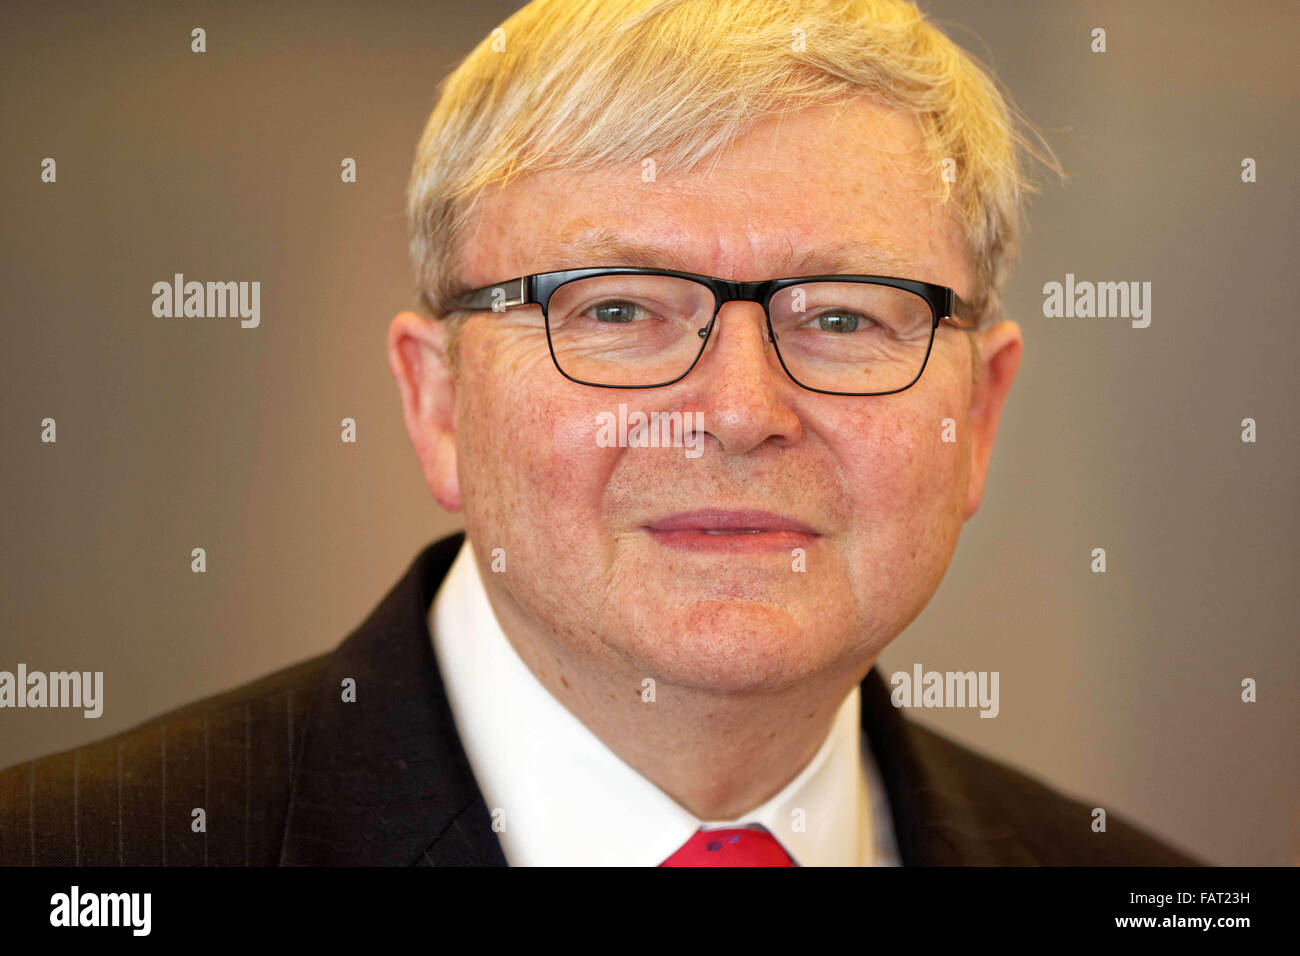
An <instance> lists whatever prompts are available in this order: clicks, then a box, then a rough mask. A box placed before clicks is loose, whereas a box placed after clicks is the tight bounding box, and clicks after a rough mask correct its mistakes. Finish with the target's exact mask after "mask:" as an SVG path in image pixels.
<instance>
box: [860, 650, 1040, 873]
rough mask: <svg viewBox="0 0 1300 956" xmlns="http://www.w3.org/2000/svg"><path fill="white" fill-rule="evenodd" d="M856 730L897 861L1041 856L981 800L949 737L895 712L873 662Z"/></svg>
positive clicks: (996, 861)
mask: <svg viewBox="0 0 1300 956" xmlns="http://www.w3.org/2000/svg"><path fill="white" fill-rule="evenodd" d="M862 730H863V732H864V733H865V734H866V735H867V738H868V739H869V740H870V742H871V750H872V753H873V754H874V755H875V758H876V763H877V766H878V767H879V768H880V776H881V779H882V780H883V781H884V784H885V790H886V792H887V794H888V796H889V806H890V812H891V815H892V817H893V821H894V832H895V835H896V836H897V838H898V853H899V857H900V862H901V863H902V864H903V865H904V866H1013V865H1017V866H1023V865H1033V864H1038V863H1040V862H1041V861H1040V860H1039V859H1038V858H1037V857H1036V856H1035V854H1034V853H1033V852H1032V851H1031V850H1030V849H1029V848H1028V847H1027V846H1026V845H1025V844H1024V843H1023V841H1021V839H1020V837H1019V836H1018V835H1017V833H1016V830H1015V827H1014V826H1013V821H1010V820H1008V819H1006V816H1005V814H1004V813H1003V811H1002V809H1001V808H1000V807H999V806H997V805H996V804H995V803H992V802H990V801H988V800H981V799H980V798H979V797H978V795H977V794H976V793H975V792H974V790H973V789H972V788H971V787H970V786H969V783H968V781H967V780H966V779H965V778H964V777H963V776H962V774H961V772H960V771H959V770H958V769H957V767H956V766H955V763H954V761H953V760H952V751H953V750H954V749H955V747H954V745H953V744H951V743H950V742H948V741H946V740H944V739H943V738H941V737H939V736H938V735H936V734H933V733H931V732H930V731H928V730H925V729H924V728H922V727H919V726H916V725H914V724H912V723H910V722H908V721H907V720H905V719H904V718H903V715H902V714H901V713H900V712H899V710H898V708H896V707H894V705H893V702H892V701H891V700H890V699H889V688H888V687H887V686H886V684H885V679H884V677H883V676H882V675H881V673H880V671H879V669H878V668H872V670H871V671H870V672H869V673H868V674H867V676H866V678H865V679H864V680H863V681H862Z"/></svg>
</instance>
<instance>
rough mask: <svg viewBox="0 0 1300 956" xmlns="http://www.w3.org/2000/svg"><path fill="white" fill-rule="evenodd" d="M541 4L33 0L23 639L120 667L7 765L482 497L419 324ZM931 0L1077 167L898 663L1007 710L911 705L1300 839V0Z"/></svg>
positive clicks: (374, 591) (1243, 855) (1051, 204)
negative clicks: (1110, 304) (406, 380)
mask: <svg viewBox="0 0 1300 956" xmlns="http://www.w3.org/2000/svg"><path fill="white" fill-rule="evenodd" d="M517 6H518V4H515V3H506V2H493V0H474V2H472V3H469V2H465V3H452V2H423V3H383V4H378V3H367V4H356V3H311V4H305V3H304V4H289V3H284V4H274V5H267V4H260V3H243V4H240V3H223V4H221V5H217V6H209V5H206V4H186V3H169V4H166V5H161V4H158V5H147V6H146V5H135V4H133V5H126V4H107V3H84V4H77V3H58V4H45V3H14V2H11V3H7V4H5V5H4V7H3V8H2V9H0V74H2V75H3V83H2V84H0V96H2V97H3V109H2V110H0V116H3V120H2V121H0V124H2V125H0V129H2V131H3V137H4V149H3V150H0V170H2V172H3V175H0V196H2V197H3V209H4V220H5V226H4V230H3V243H4V248H3V263H4V281H3V283H0V300H2V302H3V333H2V334H3V339H2V340H0V355H2V356H3V369H2V372H3V374H2V375H0V397H2V398H3V416H2V418H0V448H2V449H3V462H4V464H3V470H2V472H0V482H2V484H0V501H2V502H3V508H4V523H3V540H4V546H3V552H2V554H0V601H2V602H3V603H2V604H0V670H9V671H13V670H15V669H16V666H17V664H18V663H19V662H24V663H26V664H27V666H28V668H29V669H32V670H90V671H95V670H102V671H104V672H105V697H106V705H105V709H104V715H103V717H102V718H100V719H98V720H93V721H92V720H86V719H84V718H83V717H82V716H81V715H80V712H79V711H63V710H43V711H40V710H3V711H0V766H7V765H9V764H11V763H14V762H17V761H20V760H24V759H27V758H29V757H33V756H36V755H39V754H43V753H47V752H50V751H53V750H57V749H63V748H66V747H70V746H72V745H74V744H79V743H84V742H88V741H90V740H94V739H99V738H101V737H105V736H108V735H110V734H112V733H115V732H117V731H119V730H123V729H126V728H128V727H130V726H132V725H134V724H136V723H139V722H141V721H143V720H145V719H146V718H149V717H151V716H154V715H157V714H159V713H161V712H163V711H165V710H167V709H170V708H172V707H175V706H177V705H180V704H182V703H184V702H186V701H190V700H192V699H195V698H198V697H201V696H205V695H209V694H212V693H216V692H219V691H222V690H226V689H229V688H231V687H234V686H236V685H238V684H240V683H243V682H245V681H248V680H251V679H253V678H255V677H258V676H260V675H262V674H265V673H267V672H269V671H271V670H273V669H276V668H278V667H281V666H283V665H287V664H289V663H292V662H295V661H298V660H301V659H304V658H306V657H308V656H312V655H315V654H319V653H322V652H324V651H326V650H328V649H330V648H332V647H333V646H335V645H336V644H337V643H338V642H339V641H340V640H341V639H342V638H343V637H344V636H345V635H346V633H347V632H348V631H350V630H351V629H352V628H353V627H354V626H355V625H356V624H358V623H359V622H360V621H361V620H362V619H363V618H364V617H365V615H366V614H367V613H368V612H369V611H370V609H371V608H372V607H373V606H374V605H375V604H376V603H378V601H379V599H380V598H381V597H382V596H383V595H384V593H386V591H387V589H388V588H389V587H390V586H391V585H392V584H393V583H394V582H395V581H396V580H397V578H398V576H399V575H400V574H401V573H402V571H404V570H405V568H406V567H407V565H408V563H409V562H410V560H411V559H412V558H413V557H414V555H415V553H416V552H417V550H419V549H420V548H421V547H422V546H423V545H424V544H426V543H427V542H429V541H431V540H433V539H434V538H437V537H439V536H441V535H443V534H445V533H447V532H449V531H451V530H454V529H455V528H457V527H459V524H458V519H457V516H455V515H450V514H446V513H443V512H441V511H440V510H439V509H438V508H437V506H436V505H434V504H433V502H432V500H431V499H430V497H429V494H428V492H427V490H426V488H425V486H424V484H423V481H422V479H421V476H420V473H419V470H418V468H417V466H416V462H415V459H414V455H413V454H412V453H411V451H410V448H409V445H408V443H407V439H406V435H405V431H404V429H403V425H402V419H401V414H400V408H399V404H398V398H397V391H396V387H395V386H394V385H393V383H392V381H391V379H390V377H389V373H388V369H387V364H386V359H385V354H384V335H385V331H386V328H387V323H388V320H389V319H390V318H391V317H392V316H393V315H394V314H395V313H396V312H398V311H400V310H402V309H403V308H407V307H409V306H411V305H412V304H413V302H414V297H413V280H412V277H411V272H410V267H409V264H408V262H407V259H406V248H405V234H404V224H403V218H402V207H403V191H404V188H405V184H406V178H407V175H408V173H409V169H410V164H411V161H412V157H413V151H414V148H415V144H416V140H417V137H418V135H419V132H420V130H421V129H422V127H423V123H424V121H425V118H426V116H427V114H428V112H429V110H430V109H431V108H432V105H433V94H434V89H435V84H436V83H437V81H438V80H439V79H440V78H441V77H442V76H443V75H444V74H445V73H446V72H447V71H448V70H450V69H451V68H452V67H453V66H454V65H455V63H456V62H457V61H458V59H459V58H460V57H461V56H463V55H464V54H465V53H466V52H468V50H469V49H470V48H471V47H472V46H473V45H474V44H475V43H476V42H477V41H478V40H479V39H480V38H481V37H482V36H483V35H485V34H487V33H488V32H489V31H490V30H491V29H492V27H493V26H495V25H497V24H498V23H499V22H500V21H501V20H503V19H504V18H505V17H507V16H508V15H509V14H510V13H511V12H513V10H514V9H516V8H517ZM922 7H923V9H925V10H927V11H928V12H929V13H930V14H931V15H932V17H934V18H935V19H936V20H938V21H939V22H940V24H941V25H942V26H943V27H944V28H945V29H946V30H947V31H948V32H949V34H950V35H951V36H953V37H954V39H956V40H957V42H959V43H961V44H962V45H963V46H965V47H966V48H967V49H969V50H971V51H972V52H974V53H975V54H976V55H977V56H980V57H981V58H983V59H985V61H986V62H988V63H989V64H990V65H991V66H992V67H993V68H994V70H995V72H996V73H997V75H998V76H999V77H1000V79H1001V80H1002V81H1003V82H1004V84H1005V85H1006V86H1007V88H1008V89H1009V90H1010V91H1011V93H1012V94H1013V95H1014V97H1015V98H1016V100H1017V102H1018V104H1019V105H1020V106H1021V107H1022V108H1023V109H1024V110H1025V112H1026V113H1027V114H1028V115H1029V117H1030V118H1031V119H1033V120H1034V121H1035V122H1036V123H1037V124H1038V125H1039V127H1040V128H1041V129H1042V130H1043V131H1044V134H1045V135H1046V137H1047V139H1048V140H1049V141H1050V142H1051V143H1052V145H1053V146H1054V147H1055V148H1056V150H1057V151H1058V153H1059V155H1060V158H1061V160H1062V161H1063V163H1064V164H1065V166H1066V167H1067V168H1068V169H1069V170H1070V172H1071V173H1072V175H1073V178H1072V179H1071V180H1070V182H1069V183H1068V184H1062V183H1060V182H1059V181H1054V180H1052V179H1051V178H1049V177H1047V176H1045V175H1044V176H1040V178H1042V179H1043V180H1044V186H1045V188H1044V191H1043V194H1042V195H1041V196H1040V197H1039V198H1038V199H1037V201H1036V202H1035V203H1034V204H1033V205H1032V206H1031V207H1030V210H1029V224H1030V226H1029V233H1028V235H1027V237H1026V242H1025V251H1024V256H1023V262H1022V266H1021V268H1020V270H1019V271H1018V273H1017V274H1016V276H1015V278H1014V279H1013V280H1012V283H1011V286H1010V288H1009V291H1008V295H1007V303H1008V310H1009V311H1010V312H1011V313H1012V316H1013V317H1014V318H1016V319H1018V320H1019V321H1020V322H1021V324H1022V327H1023V328H1024V331H1025V338H1026V352H1025V361H1024V364H1023V365H1022V367H1021V371H1020V377H1019V379H1018V381H1017V383H1016V385H1015V388H1014V389H1013V390H1012V393H1011V398H1010V400H1009V404H1008V407H1007V408H1006V410H1005V413H1004V417H1003V423H1002V426H1001V430H1000V432H999V443H998V447H997V449H996V451H995V454H994V461H993V468H992V472H991V475H990V485H989V488H988V491H987V494H986V496H985V500H984V505H983V508H982V510H981V512H980V513H979V514H978V515H977V516H976V517H975V518H974V519H973V520H972V521H971V522H970V524H969V525H968V526H967V529H966V531H965V534H964V536H963V539H962V542H961V544H960V546H959V547H958V550H957V554H956V557H955V559H954V562H953V565H952V567H951V569H950V571H949V574H948V577H947V579H946V580H945V582H944V584H943V586H942V587H941V589H940V591H939V593H938V595H937V596H936V598H935V599H934V601H933V602H932V603H931V605H930V606H929V607H928V608H927V609H926V611H925V612H924V613H923V614H922V616H921V617H920V618H919V619H918V620H917V621H916V622H915V624H914V625H913V626H912V627H911V628H910V629H909V631H908V632H907V633H905V634H904V635H902V636H901V637H900V638H899V639H898V641H896V642H895V644H894V645H892V646H891V648H890V649H889V650H888V651H887V652H886V654H885V657H884V658H883V666H884V669H885V671H886V673H889V672H891V671H892V670H895V669H906V670H910V669H911V667H912V664H913V663H914V662H920V663H922V664H923V665H924V667H925V668H926V669H936V670H969V669H978V670H997V671H1000V673H1001V713H1000V715H999V716H998V718H997V719H996V720H982V719H979V717H978V714H977V712H975V711H959V710H949V711H943V710H932V711H917V710H914V711H911V712H910V716H911V717H913V718H914V719H917V720H920V721H921V722H923V723H925V724H927V725H929V726H932V727H934V728H936V729H939V730H940V731H942V732H945V733H948V734H950V735H951V736H953V737H956V738H958V739H959V740H961V741H962V742H964V743H966V744H967V745H969V746H972V747H974V748H976V749H978V750H980V751H982V752H984V753H987V754H990V755H993V756H996V757H999V758H1001V759H1004V760H1007V761H1008V762H1010V763H1012V764H1014V765H1016V766H1018V767H1021V768H1023V769H1025V770H1028V771H1030V772H1032V773H1034V774H1037V775H1039V776H1041V777H1042V778H1044V779H1046V780H1047V781H1049V782H1051V783H1052V784H1053V785H1055V786H1057V787H1058V788H1061V789H1063V790H1065V791H1066V792H1069V793H1071V794H1074V795H1076V796H1079V797H1081V798H1085V799H1089V800H1093V801H1096V802H1097V803H1098V804H1100V805H1102V806H1104V807H1107V808H1108V809H1110V810H1112V811H1115V812H1121V813H1127V814H1128V815H1129V816H1130V817H1132V818H1133V819H1135V820H1136V821H1137V822H1139V823H1141V824H1143V825H1145V826H1146V827H1148V828H1149V829H1150V830H1152V831H1153V832H1155V833H1156V834H1158V835H1160V836H1163V837H1165V838H1167V839H1169V840H1172V841H1174V842H1175V843H1177V844H1179V845H1181V846H1183V847H1185V848H1186V849H1188V850H1190V851H1192V852H1193V853H1196V854H1198V855H1200V856H1202V857H1204V858H1206V859H1208V860H1210V861H1212V862H1215V863H1240V864H1286V863H1294V862H1295V861H1296V860H1297V856H1298V850H1300V847H1298V834H1297V815H1296V809H1297V803H1296V793H1297V790H1298V789H1300V788H1298V787H1297V784H1298V783H1300V780H1298V778H1300V765H1298V762H1297V748H1296V746H1295V739H1296V736H1295V729H1296V726H1297V716H1298V714H1297V686H1298V684H1300V681H1298V680H1297V678H1298V676H1300V675H1298V674H1297V655H1296V651H1295V638H1296V622H1297V620H1298V619H1300V615H1298V612H1300V598H1297V592H1296V586H1297V581H1300V575H1298V574H1297V571H1298V570H1300V555H1298V553H1297V544H1296V542H1297V538H1298V536H1300V535H1298V532H1300V521H1298V517H1300V508H1298V507H1297V498H1298V496H1297V492H1296V487H1297V471H1298V469H1297V464H1298V463H1300V455H1298V454H1297V442H1296V424H1295V423H1296V420H1297V412H1298V411H1300V409H1298V408H1297V405H1298V402H1297V387H1296V371H1295V368H1296V358H1297V354H1300V331H1298V330H1297V321H1298V320H1297V317H1296V314H1295V313H1296V308H1295V298H1296V292H1295V278H1294V277H1295V264H1296V260H1297V251H1298V248H1300V243H1298V242H1297V239H1298V238H1300V237H1298V235H1297V232H1298V227H1297V217H1296V210H1297V207H1298V206H1300V203H1298V202H1297V199H1298V198H1300V197H1298V195H1297V193H1298V190H1297V183H1296V176H1295V168H1294V164H1295V157H1296V156H1297V155H1298V154H1300V135H1298V134H1297V124H1296V122H1295V117H1296V90H1297V89H1298V88H1300V83H1298V82H1297V81H1298V80H1300V76H1298V73H1300V71H1298V70H1297V66H1296V63H1297V61H1296V57H1295V52H1294V49H1295V41H1296V38H1297V36H1298V35H1300V30H1298V29H1297V27H1300V7H1298V6H1297V5H1296V4H1293V3H1286V2H1281V0H1279V2H1276V3H1267V2H1253V3H1242V4H1233V5H1225V4H1215V3H1209V2H1195V3H1172V2H1170V3H1155V2H1144V3H1119V2H1116V3H1093V2H1089V3H1082V2H1076V3H1051V4H1038V3H1022V2H1006V0H998V2H995V0H985V2H981V3H979V4H971V3H962V2H959V0H944V2H939V0H925V2H923V3H922ZM196 26H201V27H203V28H205V29H206V31H207V45H208V52H207V53H206V54H202V55H199V54H193V53H191V52H190V30H191V29H192V28H194V27H196ZM1094 27H1102V28H1104V29H1105V30H1106V31H1107V47H1108V49H1107V52H1106V53H1104V54H1095V53H1092V52H1090V49H1089V47H1090V32H1091V30H1092V29H1093V28H1094ZM46 156H50V157H54V158H55V159H56V160H57V163H58V182H57V184H53V185H50V184H45V183H42V182H41V181H40V178H39V177H40V163H41V160H42V159H43V158H44V157H46ZM344 157H354V158H355V159H356V160H357V165H358V182H356V183H354V184H344V183H342V182H340V178H339V171H340V166H339V164H340V161H341V160H342V159H343V158H344ZM1243 157H1252V158H1254V159H1255V160H1256V161H1257V163H1258V182H1256V183H1254V184H1245V183H1243V182H1242V181H1241V176H1240V172H1241V165H1240V164H1241V161H1242V159H1243ZM176 272H181V273H184V274H185V276H186V278H187V279H196V280H199V281H208V280H221V281H225V280H247V281H252V280H259V281H260V282H261V283H262V300H261V310H262V318H261V325H260V327H259V328H256V329H242V328H240V327H239V320H238V319H194V318H191V319H175V320H172V319H159V318H155V317H154V316H153V315H152V311H151V308H152V303H153V294H152V292H151V287H152V285H153V283H154V282H157V281H160V280H166V281H169V280H170V279H171V276H172V275H173V273H176ZM1067 272H1071V273H1074V275H1075V276H1076V277H1077V278H1078V279H1081V280H1082V279H1090V280H1115V281H1118V280H1139V281H1149V282H1151V283H1152V307H1153V308H1152V321H1151V325H1150V327H1149V328H1146V329H1133V328H1131V327H1129V323H1128V321H1127V320H1124V319H1100V318H1093V319H1046V318H1044V317H1043V315H1042V304H1043V295H1042V291H1041V290H1042V286H1043V284H1044V283H1045V282H1048V281H1063V280H1064V276H1065V274H1066V273H1067ZM47 416H48V417H52V418H54V419H56V420H57V423H58V442H57V444H53V445H47V444H43V443H42V442H41V441H40V423H41V420H42V419H43V418H45V417H47ZM344 417H351V418H355V419H356V421H357V423H358V435H359V441H358V443H357V444H355V445H349V444H344V443H342V442H340V440H339V430H340V426H339V422H340V420H341V419H343V418H344ZM1245 417H1252V418H1255V419H1256V420H1257V422H1258V435H1259V440H1258V443H1256V444H1243V443H1242V442H1241V440H1240V432H1241V426H1240V422H1241V420H1242V419H1243V418H1245ZM196 546H202V547H205V548H206V549H207V554H208V571H207V573H206V574H202V575H200V574H194V573H192V572H191V571H190V560H191V559H190V550H191V548H193V547H196ZM1094 547H1104V548H1106V550H1107V561H1108V568H1109V570H1108V572H1107V573H1106V574H1104V575H1102V574H1093V573H1091V572H1090V570H1089V565H1090V552H1091V550H1092V548H1094ZM1248 676H1249V677H1254V678H1255V679H1256V680H1257V681H1258V683H1259V701H1258V703H1255V704H1244V703H1242V702H1241V701H1240V697H1239V695H1240V682H1241V680H1242V678H1243V677H1248Z"/></svg>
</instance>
